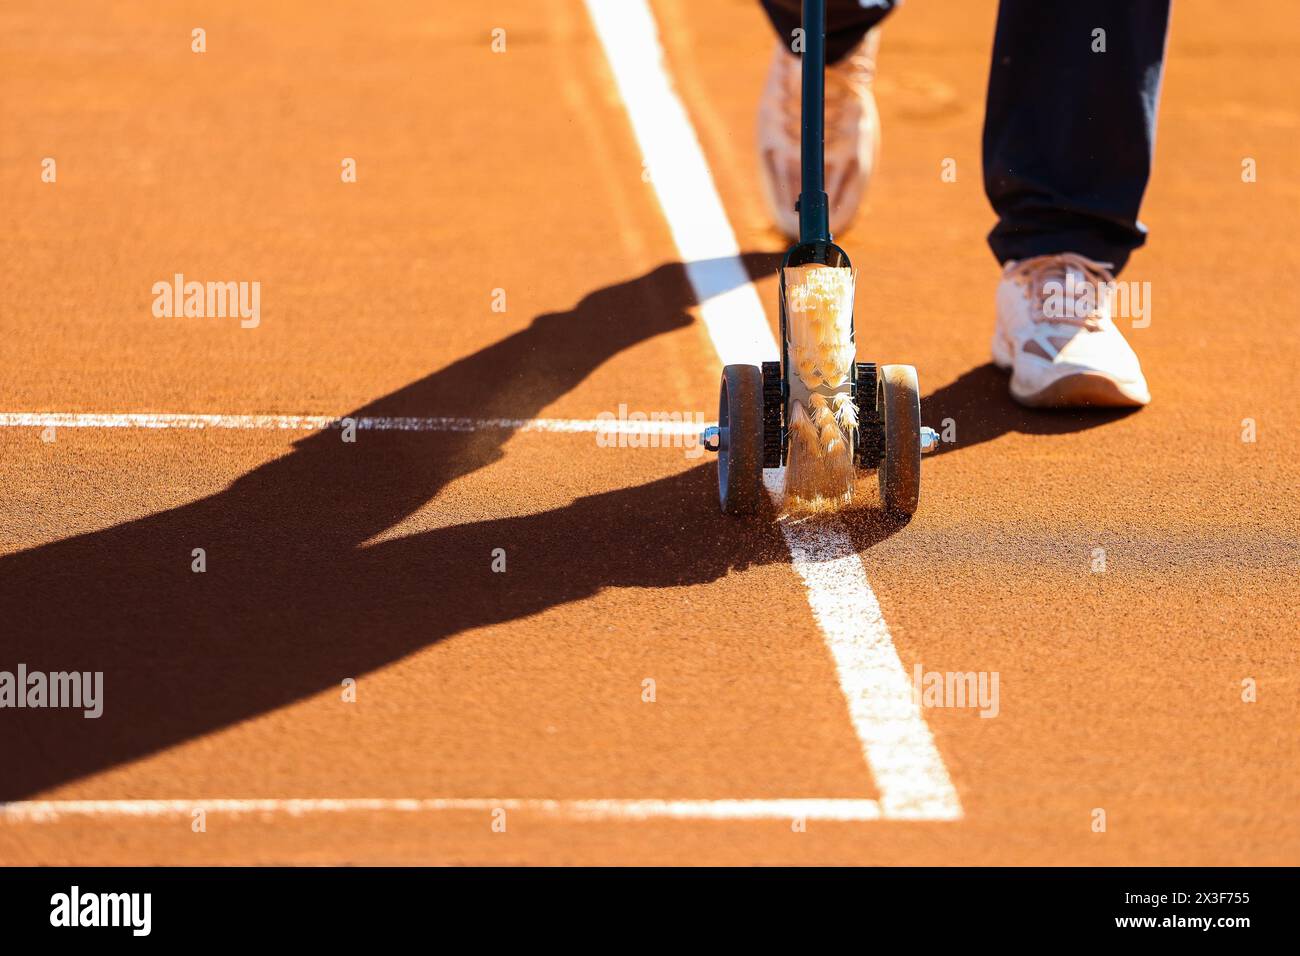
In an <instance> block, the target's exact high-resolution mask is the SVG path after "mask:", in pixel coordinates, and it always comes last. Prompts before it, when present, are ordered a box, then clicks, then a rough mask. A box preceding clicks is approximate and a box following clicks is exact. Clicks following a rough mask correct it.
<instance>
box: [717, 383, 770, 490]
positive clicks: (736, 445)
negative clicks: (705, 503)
mask: <svg viewBox="0 0 1300 956" xmlns="http://www.w3.org/2000/svg"><path fill="white" fill-rule="evenodd" d="M718 430H719V431H720V432H721V434H720V435H719V438H718V499H719V501H720V502H721V504H722V511H723V513H724V514H729V515H751V514H754V513H755V512H756V511H758V505H759V502H760V501H762V498H763V372H762V370H760V369H759V367H758V366H757V365H728V366H727V367H726V368H724V369H723V370H722V387H721V389H720V392H719V395H718Z"/></svg>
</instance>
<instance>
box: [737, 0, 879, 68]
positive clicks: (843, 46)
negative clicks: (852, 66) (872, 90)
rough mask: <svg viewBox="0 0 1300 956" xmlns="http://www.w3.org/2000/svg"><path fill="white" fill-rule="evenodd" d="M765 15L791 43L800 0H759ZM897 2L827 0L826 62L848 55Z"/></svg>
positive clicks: (798, 13)
mask: <svg viewBox="0 0 1300 956" xmlns="http://www.w3.org/2000/svg"><path fill="white" fill-rule="evenodd" d="M760 2H761V3H762V4H763V9H764V10H766V11H767V16H768V19H770V20H771V21H772V26H773V27H775V28H776V32H777V35H778V36H780V37H782V38H783V39H784V41H785V44H786V46H787V47H788V46H790V43H791V38H792V37H793V35H794V31H795V30H796V29H798V27H799V23H800V19H801V16H800V13H801V10H802V7H803V4H802V2H801V0H760ZM895 6H897V0H869V2H867V3H865V4H864V3H862V2H860V0H826V62H827V63H828V64H830V63H835V62H837V61H838V60H841V59H843V58H844V57H846V56H848V54H849V52H850V51H851V50H852V49H853V48H854V47H855V46H857V45H858V44H859V43H861V42H862V38H863V37H864V36H866V35H867V31H868V30H870V29H871V28H872V27H874V26H875V25H876V24H878V23H879V22H880V21H881V20H883V19H885V16H886V15H887V14H888V13H889V11H890V10H892V9H893V8H894V7H895Z"/></svg>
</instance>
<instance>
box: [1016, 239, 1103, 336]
mask: <svg viewBox="0 0 1300 956" xmlns="http://www.w3.org/2000/svg"><path fill="white" fill-rule="evenodd" d="M1114 268H1115V264H1114V263H1112V262H1094V261H1093V260H1092V259H1089V258H1088V257H1086V256H1081V255H1079V254H1078V253H1077V252H1062V253H1059V254H1057V255H1049V256H1035V257H1034V258H1032V259H1025V260H1023V261H1021V262H1018V263H1016V264H1015V265H1014V266H1012V268H1011V270H1010V272H1009V273H1008V276H1009V277H1010V278H1012V279H1014V280H1016V281H1018V282H1020V283H1022V285H1023V286H1024V290H1025V295H1026V296H1027V297H1028V298H1029V301H1030V304H1031V306H1032V308H1031V311H1030V315H1031V317H1032V318H1033V320H1034V321H1035V322H1048V323H1051V324H1053V325H1073V326H1077V327H1078V328H1081V329H1085V330H1086V331H1089V332H1098V331H1100V330H1101V321H1102V318H1103V313H1102V311H1101V305H1102V302H1103V297H1104V296H1106V295H1108V294H1109V289H1110V283H1112V282H1114V281H1115V276H1114V274H1113V273H1112V272H1111V270H1112V269H1114ZM1070 272H1076V273H1079V274H1081V275H1082V276H1083V280H1084V281H1085V282H1087V283H1090V284H1091V286H1092V289H1093V292H1094V294H1093V296H1092V303H1091V308H1088V309H1087V310H1085V311H1084V312H1083V313H1082V314H1080V311H1079V305H1078V301H1077V299H1074V298H1071V299H1069V300H1068V301H1067V302H1066V308H1065V309H1064V310H1063V311H1062V314H1060V315H1048V314H1047V313H1046V311H1045V310H1046V307H1047V300H1048V296H1049V293H1048V290H1047V286H1048V285H1049V284H1050V283H1052V282H1055V283H1057V284H1058V285H1059V286H1060V288H1061V289H1062V294H1063V295H1064V294H1066V293H1068V291H1069V289H1070V285H1069V283H1068V282H1067V279H1066V277H1067V275H1068V274H1069V273H1070ZM1075 285H1076V286H1077V285H1078V283H1077V282H1076V283H1075Z"/></svg>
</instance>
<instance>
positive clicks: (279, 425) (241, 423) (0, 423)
mask: <svg viewBox="0 0 1300 956" xmlns="http://www.w3.org/2000/svg"><path fill="white" fill-rule="evenodd" d="M673 414H674V415H677V416H678V417H681V418H685V417H686V416H687V415H688V414H691V413H686V412H682V413H673ZM349 420H350V421H352V422H354V423H355V425H356V428H357V429H358V430H361V431H399V432H476V431H492V430H503V431H518V432H603V433H605V434H636V435H698V434H699V433H700V432H701V431H702V430H703V429H705V428H707V427H708V426H709V425H713V424H716V423H715V422H701V421H675V420H673V418H672V417H667V418H662V417H661V418H660V419H657V420H648V421H637V420H633V419H628V418H587V419H582V418H412V417H390V416H381V417H373V416H361V417H358V418H351V419H347V418H333V417H331V416H328V415H190V414H171V413H156V412H140V413H121V412H0V428H50V427H54V428H249V429H285V430H289V431H320V430H322V429H328V428H342V427H343V423H344V422H345V421H349Z"/></svg>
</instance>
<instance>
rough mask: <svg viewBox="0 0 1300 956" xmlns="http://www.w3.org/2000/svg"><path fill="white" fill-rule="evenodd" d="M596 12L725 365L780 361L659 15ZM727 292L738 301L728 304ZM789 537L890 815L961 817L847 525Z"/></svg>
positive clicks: (812, 527)
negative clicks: (673, 73)
mask: <svg viewBox="0 0 1300 956" xmlns="http://www.w3.org/2000/svg"><path fill="white" fill-rule="evenodd" d="M587 10H588V12H589V13H590V14H591V19H592V22H593V23H594V24H595V26H596V32H597V34H598V35H599V36H600V41H601V43H602V44H603V46H604V48H605V55H606V58H607V59H608V61H609V65H610V69H611V70H612V71H613V73H614V79H615V81H616V82H617V84H618V88H619V93H620V94H621V95H622V97H623V102H624V103H626V104H627V110H628V115H629V116H630V118H631V122H632V129H633V132H634V133H635V135H636V139H637V142H638V144H639V145H640V148H641V152H642V155H643V156H644V158H645V160H646V162H647V165H648V167H649V170H650V176H651V181H652V183H653V185H654V189H655V193H656V194H657V195H658V197H659V204H660V205H661V206H662V207H663V211H664V215H665V217H666V218H667V220H668V226H669V228H670V230H671V231H672V235H673V240H674V242H675V243H676V245H677V249H678V251H679V252H680V253H681V256H682V259H683V261H684V262H686V263H687V273H688V275H689V277H690V280H691V284H692V286H693V287H694V289H695V292H696V295H697V296H698V297H699V299H700V302H701V317H702V318H703V320H704V322H705V325H706V326H707V327H708V330H709V335H710V337H711V338H712V340H713V344H714V347H715V348H716V349H717V352H718V357H719V358H720V359H721V360H722V362H723V363H724V364H729V363H733V362H736V363H740V362H744V363H749V364H757V363H758V362H760V361H763V360H767V359H773V358H775V357H776V355H777V346H776V341H775V339H774V337H773V335H772V331H771V329H770V328H769V326H768V324H767V317H766V316H765V315H764V313H763V305H762V303H761V302H760V301H759V298H758V292H757V290H755V288H754V286H753V284H752V283H750V282H749V281H748V279H747V276H746V273H745V270H744V266H743V264H742V263H741V262H740V259H739V246H738V245H737V243H736V236H735V233H733V232H732V229H731V224H730V222H729V220H728V219H727V214H726V212H725V210H724V209H723V206H722V200H721V198H720V197H719V196H718V191H717V189H716V187H715V186H714V183H713V176H712V174H711V173H710V172H709V167H708V163H707V162H706V161H705V158H704V152H703V150H702V149H701V148H700V144H699V140H698V139H697V137H696V135H695V130H694V128H693V127H692V125H691V121H690V118H689V117H688V116H687V114H686V109H685V107H684V106H683V105H682V102H681V99H680V98H679V97H678V96H677V94H676V92H675V91H674V90H673V88H672V83H671V81H670V79H669V76H668V71H667V69H666V68H665V64H664V56H663V49H662V48H661V46H660V44H659V33H658V29H657V27H656V25H655V21H654V17H653V16H652V15H651V13H650V9H649V7H648V6H647V5H646V3H645V0H587ZM703 262H709V263H710V265H709V266H707V267H705V266H702V265H701V263H703ZM720 288H724V289H725V288H730V289H731V291H730V292H727V293H725V294H721V295H719V294H717V290H718V289H720ZM764 480H765V481H766V482H767V485H768V489H769V491H770V492H772V493H773V494H774V496H779V493H780V481H781V476H780V473H779V472H776V471H768V472H767V473H766V474H765V476H764ZM782 532H783V533H784V535H785V540H786V544H787V545H788V546H789V548H790V555H791V557H792V559H793V561H794V567H795V570H796V572H798V574H799V576H800V578H802V580H803V582H804V585H805V586H806V587H807V589H808V602H809V604H810V605H811V606H812V612H813V617H814V618H815V619H816V621H817V624H818V626H819V627H820V628H821V630H822V633H823V634H824V636H825V639H826V645H827V647H828V648H829V650H830V652H831V656H832V658H833V659H834V661H835V669H836V672H837V674H838V675H839V680H840V688H841V690H842V691H843V693H844V698H845V701H846V703H847V704H848V710H849V716H850V718H851V720H852V722H853V729H854V731H855V732H856V733H857V735H858V740H859V741H860V743H861V745H862V752H863V756H864V757H865V758H866V761H867V764H868V766H869V767H870V768H871V772H872V774H873V776H874V777H875V781H876V785H877V787H878V788H879V790H880V805H881V810H882V813H883V815H884V816H885V817H888V818H894V819H914V820H919V819H925V820H955V819H958V818H960V817H961V804H960V802H959V801H958V799H957V792H956V790H955V789H954V788H953V785H952V781H951V780H950V779H949V777H948V771H947V770H946V769H945V768H944V765H943V759H942V758H941V757H940V756H939V751H938V749H937V748H936V747H935V743H934V738H933V737H932V736H931V734H930V730H929V728H928V727H927V726H926V724H925V720H924V718H923V717H922V716H921V712H920V708H919V706H918V704H917V702H916V701H915V700H914V699H913V695H912V689H911V683H910V682H909V680H908V678H907V672H906V671H905V670H904V669H903V664H902V662H901V661H900V660H899V657H898V652H897V651H896V650H895V648H894V642H893V639H892V638H891V637H890V635H889V628H888V627H887V626H886V624H885V620H884V617H883V616H882V615H881V612H880V604H879V602H878V601H877V600H876V595H875V593H874V592H873V591H872V590H871V584H870V582H869V581H868V580H867V574H866V569H865V568H864V567H863V565H862V560H861V558H860V557H859V556H858V554H857V552H856V551H855V550H854V548H853V544H852V541H851V540H850V539H849V537H848V535H847V534H846V533H845V531H844V528H843V526H842V525H841V524H839V523H838V522H835V521H831V522H825V521H823V522H818V523H816V524H812V523H799V522H791V521H785V522H783V524H782Z"/></svg>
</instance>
